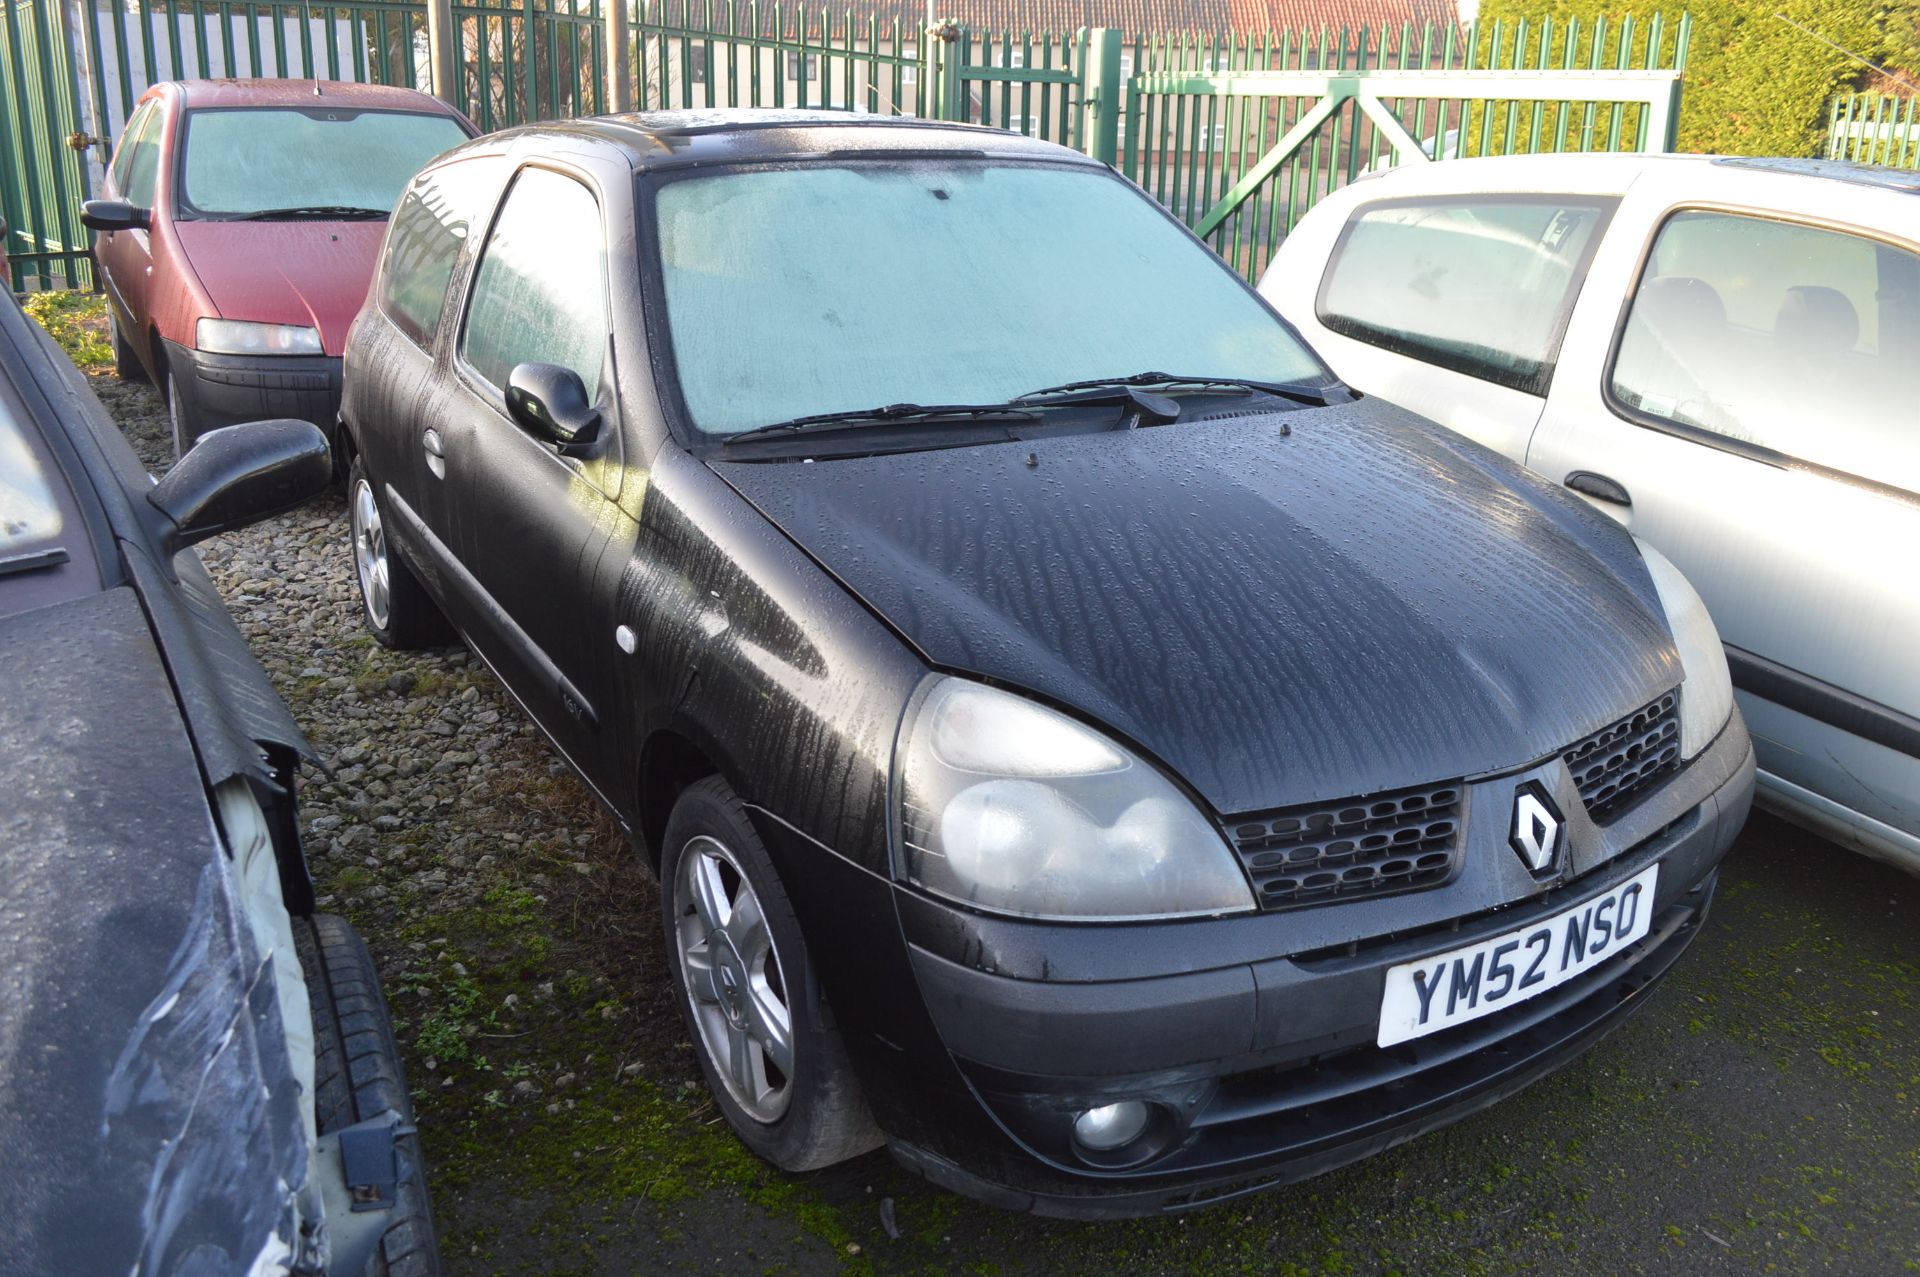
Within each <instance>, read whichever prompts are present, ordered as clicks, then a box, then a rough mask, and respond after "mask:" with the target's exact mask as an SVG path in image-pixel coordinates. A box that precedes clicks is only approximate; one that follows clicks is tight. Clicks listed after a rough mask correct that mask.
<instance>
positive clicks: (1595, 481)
mask: <svg viewBox="0 0 1920 1277" xmlns="http://www.w3.org/2000/svg"><path fill="white" fill-rule="evenodd" d="M1566 482H1567V487H1569V488H1571V489H1572V490H1573V491H1575V492H1578V493H1579V494H1580V495H1582V496H1586V497H1592V498H1593V499H1594V500H1595V501H1605V502H1606V503H1607V504H1608V505H1623V506H1626V507H1627V508H1628V509H1629V510H1631V509H1632V508H1633V498H1632V497H1631V496H1629V495H1628V494H1627V490H1626V488H1624V487H1622V486H1621V484H1620V482H1619V480H1617V479H1609V478H1607V476H1606V475H1604V474H1595V473H1594V472H1593V471H1591V470H1575V471H1574V472H1573V473H1572V474H1570V475H1568V476H1567V480H1566Z"/></svg>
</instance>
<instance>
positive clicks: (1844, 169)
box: [1366, 151, 1920, 193]
mask: <svg viewBox="0 0 1920 1277" xmlns="http://www.w3.org/2000/svg"><path fill="white" fill-rule="evenodd" d="M1682 166H1693V167H1695V168H1699V169H1703V170H1711V169H1715V168H1733V169H1753V170H1757V171H1760V172H1766V173H1778V174H1781V175H1782V176H1786V177H1800V178H1808V179H1812V180H1817V181H1835V182H1849V183H1853V184H1855V185H1859V186H1868V187H1874V188H1876V189H1881V190H1888V191H1896V192H1901V193H1907V192H1914V193H1920V172H1912V171H1906V170H1901V169H1891V168H1877V167H1875V166H1873V165H1868V164H1848V163H1842V162H1840V161H1837V160H1808V159H1786V158H1773V157H1753V156H1744V155H1669V154H1648V153H1644V152H1639V151H1621V152H1584V153H1580V152H1574V153H1561V154H1556V155H1491V156H1473V157H1468V158H1464V159H1457V160H1443V161H1441V162H1439V163H1437V164H1431V165H1429V164H1415V165H1402V166H1400V167H1397V168H1394V169H1390V170H1388V171H1387V172H1385V173H1382V174H1380V175H1379V177H1378V178H1369V179H1366V180H1368V181H1376V180H1378V181H1381V182H1382V183H1383V184H1382V186H1381V187H1380V188H1379V189H1380V190H1381V191H1383V192H1384V191H1388V190H1391V188H1392V185H1393V183H1394V181H1395V180H1396V175H1407V174H1414V173H1418V174H1423V175H1424V178H1423V180H1424V181H1428V182H1433V183H1435V184H1444V185H1445V186H1447V187H1448V188H1449V189H1452V188H1455V187H1458V188H1459V189H1475V188H1480V189H1494V190H1502V191H1516V192H1519V191H1535V190H1549V189H1552V190H1564V189H1573V190H1580V191H1592V192H1600V191H1608V190H1611V191H1614V192H1616V193H1625V191H1626V189H1627V187H1629V186H1631V185H1632V184H1633V181H1634V179H1635V178H1637V177H1639V176H1640V175H1641V174H1642V173H1645V172H1647V171H1648V170H1649V169H1653V168H1679V167H1682ZM1399 180H1407V179H1406V178H1405V176H1400V177H1399Z"/></svg>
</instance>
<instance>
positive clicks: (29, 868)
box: [0, 586, 307, 1274]
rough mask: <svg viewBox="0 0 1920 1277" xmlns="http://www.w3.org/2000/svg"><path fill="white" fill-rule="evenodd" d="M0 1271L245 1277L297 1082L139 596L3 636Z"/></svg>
mask: <svg viewBox="0 0 1920 1277" xmlns="http://www.w3.org/2000/svg"><path fill="white" fill-rule="evenodd" d="M0 667H3V668H5V670H6V671H7V676H6V677H5V678H4V679H0V793H5V794H6V796H7V797H6V801H5V803H4V804H3V805H0V865H3V866H4V872H0V930H4V933H5V935H6V938H7V939H6V944H5V946H4V951H3V952H4V957H3V958H0V1143H4V1146H5V1148H6V1156H5V1158H4V1159H0V1200H4V1201H5V1202H6V1203H7V1206H6V1209H5V1210H4V1211H0V1256H4V1258H3V1259H0V1268H3V1269H4V1270H5V1271H7V1272H19V1273H114V1274H123V1273H132V1272H141V1273H156V1274H158V1273H174V1272H213V1271H223V1272H242V1271H246V1270H247V1268H248V1266H249V1265H251V1264H252V1263H253V1262H254V1260H255V1259H256V1258H257V1257H258V1256H259V1255H260V1253H261V1252H262V1251H263V1250H265V1249H266V1248H268V1246H269V1245H270V1244H271V1243H272V1242H273V1239H274V1238H275V1237H276V1235H277V1236H279V1237H280V1238H282V1239H283V1240H290V1239H291V1238H292V1236H293V1234H292V1230H291V1220H292V1209H293V1197H294V1194H295V1193H296V1192H297V1191H298V1190H299V1189H300V1187H301V1186H302V1185H303V1184H304V1183H305V1182H306V1177H307V1149H306V1138H305V1134H304V1131H303V1127H302V1124H301V1116H300V1109H299V1103H300V1098H301V1096H300V1089H299V1087H298V1086H297V1085H296V1084H295V1082H294V1075H293V1072H292V1068H291V1064H290V1061H289V1059H288V1056H287V1052H286V1039H285V1033H284V1031H283V1029H282V1026H281V1024H280V1011H279V1004H278V1002H277V1001H276V999H275V996H274V985H273V980H272V978H271V976H270V975H269V974H268V973H267V969H266V960H265V956H264V955H262V954H260V953H258V952H256V951H255V949H254V946H253V941H252V934H251V931H250V929H249V927H248V925H247V922H246V919H245V916H244V913H243V910H242V906H241V905H240V903H239V901H238V900H237V899H236V898H235V896H234V894H233V892H234V887H233V877H232V874H231V872H230V871H229V870H228V868H227V866H226V864H225V853H224V851H223V849H222V847H221V844H220V842H219V837H218V833H217V830H216V828H215V826H214V821H213V815H212V811H211V810H210V808H209V806H208V803H207V799H206V791H205V790H204V788H203V786H202V782H201V778H200V764H199V762H198V760H197V759H196V757H195V754H194V750H193V746H192V743H191V742H190V740H189V739H188V736H187V732H186V730H185V726H184V724H183V722H182V719H181V714H180V708H179V705H178V703H177V702H176V701H175V698H174V692H173V687H172V684H171V681H170V679H169V678H168V675H167V671H166V669H165V668H164V667H163V666H162V664H161V661H160V657H159V653H158V651H157V650H156V648H155V646H154V643H153V638H152V634H151V632H150V630H149V629H148V626H147V620H146V617H145V615H144V614H143V612H142V609H141V605H140V601H139V600H138V599H137V598H136V597H135V595H134V591H133V590H132V589H131V588H128V587H125V586H122V587H119V588H116V589H112V590H108V591H105V592H103V593H98V594H93V595H89V596H87V597H84V598H80V599H76V600H73V601H71V602H67V603H63V604H58V605H55V606H53V607H48V608H41V609H37V610H35V611H32V612H27V613H23V614H20V615H17V616H13V617H9V618H6V619H4V620H0Z"/></svg>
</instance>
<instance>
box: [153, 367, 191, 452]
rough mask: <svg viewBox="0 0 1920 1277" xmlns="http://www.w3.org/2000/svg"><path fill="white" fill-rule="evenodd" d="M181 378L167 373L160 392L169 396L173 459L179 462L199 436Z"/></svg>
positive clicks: (168, 412)
mask: <svg viewBox="0 0 1920 1277" xmlns="http://www.w3.org/2000/svg"><path fill="white" fill-rule="evenodd" d="M179 380H180V379H179V378H177V377H174V376H172V375H171V374H167V375H166V380H165V382H164V383H163V384H162V385H161V388H160V392H161V393H162V394H164V395H165V396H166V397H167V430H168V433H170V434H171V435H172V436H173V459H174V461H176V462H178V461H179V460H180V458H182V457H184V456H186V455H187V450H188V449H189V448H191V447H193V445H194V442H195V440H196V439H198V437H199V436H197V435H195V434H194V431H193V421H192V419H191V417H190V416H189V414H188V411H187V396H186V394H185V392H184V391H182V390H181V389H180V385H179Z"/></svg>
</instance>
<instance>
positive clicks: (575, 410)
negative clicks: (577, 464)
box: [507, 364, 600, 456]
mask: <svg viewBox="0 0 1920 1277" xmlns="http://www.w3.org/2000/svg"><path fill="white" fill-rule="evenodd" d="M507 413H508V415H510V416H511V417H512V418H513V419H514V421H515V423H516V424H518V425H519V427H520V428H521V429H522V430H525V431H526V432H527V433H528V434H530V435H532V436H533V437H534V438H536V439H544V440H546V441H547V442H548V443H552V444H558V445H559V447H560V452H561V455H562V456H578V455H579V454H580V453H582V452H584V451H586V450H587V449H588V448H590V447H592V446H593V444H594V442H595V441H596V440H597V439H599V437H600V410H599V409H598V408H595V407H594V406H593V405H592V404H591V403H589V402H588V401H587V385H586V383H585V382H583V381H581V380H580V374H579V373H577V372H575V371H574V370H573V369H571V368H562V367H561V366H560V365H559V364H516V365H514V369H513V371H512V372H510V373H508V374H507Z"/></svg>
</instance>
